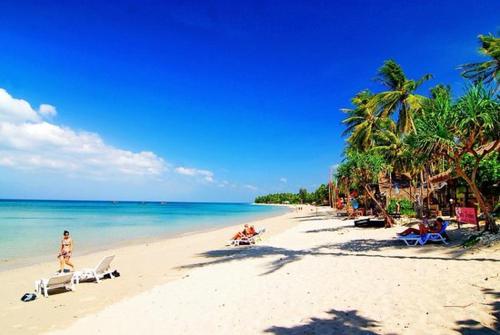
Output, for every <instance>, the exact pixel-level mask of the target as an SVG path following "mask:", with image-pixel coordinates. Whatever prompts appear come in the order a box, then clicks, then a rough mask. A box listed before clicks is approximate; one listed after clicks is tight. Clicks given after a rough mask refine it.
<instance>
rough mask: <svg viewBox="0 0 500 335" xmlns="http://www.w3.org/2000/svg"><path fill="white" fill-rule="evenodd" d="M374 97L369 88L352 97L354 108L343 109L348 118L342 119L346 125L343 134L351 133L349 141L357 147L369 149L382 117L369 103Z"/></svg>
mask: <svg viewBox="0 0 500 335" xmlns="http://www.w3.org/2000/svg"><path fill="white" fill-rule="evenodd" d="M372 98H373V93H371V92H370V91H369V90H364V91H361V92H359V93H358V94H356V95H355V96H354V98H352V100H351V103H352V104H353V105H354V108H353V109H348V108H344V109H342V111H343V112H344V113H346V114H347V118H346V119H344V120H343V121H342V123H343V124H345V125H346V127H347V128H346V130H345V131H344V132H343V134H342V135H343V136H346V135H349V138H348V139H347V142H349V144H350V145H351V146H353V147H355V148H358V149H367V148H369V147H371V146H372V144H373V135H374V133H375V131H376V129H377V128H378V124H379V121H380V118H379V117H378V116H377V115H376V114H375V111H374V109H373V108H369V107H368V104H369V103H370V100H371V99H372Z"/></svg>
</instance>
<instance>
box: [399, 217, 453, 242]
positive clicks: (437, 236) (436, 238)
mask: <svg viewBox="0 0 500 335" xmlns="http://www.w3.org/2000/svg"><path fill="white" fill-rule="evenodd" d="M448 225H449V221H445V222H443V226H442V227H441V230H440V231H439V233H427V234H424V235H419V234H410V235H406V236H398V240H401V241H403V242H405V243H406V245H408V246H416V245H417V244H420V245H424V244H426V243H427V242H428V241H433V242H443V243H444V244H448V242H446V240H445V239H444V237H443V235H442V234H443V233H444V232H445V231H446V228H447V227H448Z"/></svg>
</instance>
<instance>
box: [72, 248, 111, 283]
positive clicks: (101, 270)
mask: <svg viewBox="0 0 500 335" xmlns="http://www.w3.org/2000/svg"><path fill="white" fill-rule="evenodd" d="M114 258H115V256H114V255H113V256H107V257H104V258H103V259H102V260H101V261H100V262H99V264H97V266H96V267H95V268H93V269H91V268H88V269H83V270H80V271H78V272H77V275H76V277H77V278H78V281H77V283H79V282H80V280H88V279H95V281H96V282H97V283H100V281H101V279H102V278H103V277H104V276H106V275H109V276H110V277H111V278H114V276H113V273H112V272H113V271H114V270H112V269H111V262H112V261H113V259H114Z"/></svg>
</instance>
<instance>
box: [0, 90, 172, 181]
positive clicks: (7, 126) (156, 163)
mask: <svg viewBox="0 0 500 335" xmlns="http://www.w3.org/2000/svg"><path fill="white" fill-rule="evenodd" d="M55 115H56V109H55V107H54V106H51V105H48V104H42V105H40V109H39V111H38V112H37V111H35V110H34V109H33V108H32V107H31V105H30V104H29V103H28V102H27V101H25V100H22V99H16V98H13V97H12V96H11V95H10V94H9V93H7V91H5V90H4V89H0V139H1V141H0V166H5V167H9V168H16V169H39V170H54V171H57V172H63V173H67V174H71V175H80V176H117V175H138V176H151V175H153V176H158V175H160V174H162V173H163V171H165V170H166V169H167V164H166V163H165V161H164V160H163V159H162V158H161V157H158V156H157V155H156V154H154V153H153V152H150V151H141V152H132V151H128V150H123V149H119V148H116V147H114V146H111V145H109V144H106V143H104V141H103V139H102V138H101V137H100V136H99V135H98V134H95V133H91V132H85V131H75V130H73V129H71V128H68V127H63V126H59V125H56V124H54V123H50V122H47V121H43V120H42V116H45V117H47V116H55Z"/></svg>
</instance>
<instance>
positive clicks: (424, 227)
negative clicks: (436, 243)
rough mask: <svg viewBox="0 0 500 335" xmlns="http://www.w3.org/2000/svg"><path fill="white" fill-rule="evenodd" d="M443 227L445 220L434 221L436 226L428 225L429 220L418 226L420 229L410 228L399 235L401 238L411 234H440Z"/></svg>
mask: <svg viewBox="0 0 500 335" xmlns="http://www.w3.org/2000/svg"><path fill="white" fill-rule="evenodd" d="M442 227H443V219H442V218H437V219H436V221H434V224H432V225H431V224H427V220H425V221H424V222H423V223H419V224H418V229H415V228H408V229H406V230H404V231H402V232H401V233H398V235H399V236H407V235H410V234H415V235H420V236H422V235H425V234H427V233H439V232H440V231H441V228H442Z"/></svg>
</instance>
